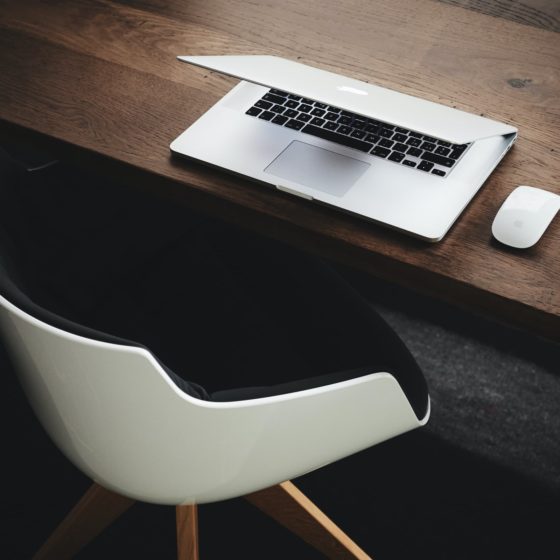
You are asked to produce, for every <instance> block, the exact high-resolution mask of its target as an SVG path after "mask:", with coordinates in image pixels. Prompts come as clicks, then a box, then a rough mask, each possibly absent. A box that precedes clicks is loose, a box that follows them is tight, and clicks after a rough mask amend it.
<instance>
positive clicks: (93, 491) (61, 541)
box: [33, 483, 135, 560]
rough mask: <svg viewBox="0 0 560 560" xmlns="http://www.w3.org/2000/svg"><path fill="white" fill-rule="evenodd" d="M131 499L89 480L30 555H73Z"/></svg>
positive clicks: (52, 558) (43, 558) (53, 559)
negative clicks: (63, 515) (64, 514)
mask: <svg viewBox="0 0 560 560" xmlns="http://www.w3.org/2000/svg"><path fill="white" fill-rule="evenodd" d="M134 503H135V501H134V500H131V499H130V498H125V497H124V496H121V495H119V494H115V493H114V492H111V491H110V490H106V489H105V488H103V487H102V486H99V485H98V484H95V483H94V484H92V485H91V487H90V488H89V490H88V491H87V492H86V493H85V494H84V496H83V497H82V498H81V500H80V501H79V502H78V503H77V504H76V505H75V506H74V508H73V509H72V511H70V513H69V514H68V515H67V516H66V518H65V519H64V521H62V523H61V524H60V525H59V526H58V527H57V528H56V530H55V531H54V532H53V533H52V535H51V536H50V537H49V539H48V540H47V541H46V542H45V544H44V545H43V546H42V547H41V548H40V549H39V551H38V552H37V553H36V554H35V556H33V560H67V559H70V558H73V557H74V556H75V555H76V554H77V553H78V552H79V551H80V550H81V549H82V548H83V547H84V546H86V545H87V544H88V543H89V542H91V541H92V540H93V539H94V538H95V537H96V536H97V535H99V534H100V533H101V532H102V531H103V529H105V528H106V527H108V526H109V525H110V524H111V523H112V522H113V521H115V520H116V519H117V518H119V517H120V516H121V515H122V514H123V513H124V512H125V511H126V510H127V509H128V508H130V506H132V505H133V504H134Z"/></svg>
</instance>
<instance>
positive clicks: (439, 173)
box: [432, 169, 445, 177]
mask: <svg viewBox="0 0 560 560" xmlns="http://www.w3.org/2000/svg"><path fill="white" fill-rule="evenodd" d="M432 174H433V175H437V176H438V177H445V171H442V170H441V169H432Z"/></svg>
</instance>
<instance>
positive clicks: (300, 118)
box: [296, 113, 311, 122]
mask: <svg viewBox="0 0 560 560" xmlns="http://www.w3.org/2000/svg"><path fill="white" fill-rule="evenodd" d="M296 119H297V120H298V121H302V122H309V121H310V120H311V115H308V114H307V113H300V114H299V115H298V116H297V117H296Z"/></svg>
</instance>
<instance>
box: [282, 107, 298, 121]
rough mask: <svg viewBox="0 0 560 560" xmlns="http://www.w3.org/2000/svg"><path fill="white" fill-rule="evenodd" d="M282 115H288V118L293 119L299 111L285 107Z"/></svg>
mask: <svg viewBox="0 0 560 560" xmlns="http://www.w3.org/2000/svg"><path fill="white" fill-rule="evenodd" d="M283 115H284V116H285V117H289V118H290V119H293V118H294V117H297V116H298V115H299V113H298V112H297V111H294V110H293V109H286V110H285V111H284V113H283Z"/></svg>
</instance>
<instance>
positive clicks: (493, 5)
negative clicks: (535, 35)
mask: <svg viewBox="0 0 560 560" xmlns="http://www.w3.org/2000/svg"><path fill="white" fill-rule="evenodd" d="M438 1H439V2H445V3H446V4H453V5H454V6H461V7H462V8H467V9H468V10H474V11H475V12H480V13H481V14H488V15H491V16H495V17H499V18H503V19H509V20H511V21H515V22H517V23H523V24H525V25H532V26H534V27H538V28H540V29H547V30H549V31H555V32H556V33H558V32H560V2H558V0H528V1H527V0H525V1H523V0H438Z"/></svg>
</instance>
